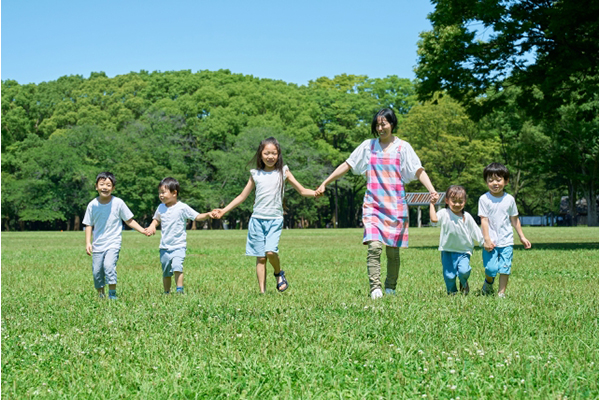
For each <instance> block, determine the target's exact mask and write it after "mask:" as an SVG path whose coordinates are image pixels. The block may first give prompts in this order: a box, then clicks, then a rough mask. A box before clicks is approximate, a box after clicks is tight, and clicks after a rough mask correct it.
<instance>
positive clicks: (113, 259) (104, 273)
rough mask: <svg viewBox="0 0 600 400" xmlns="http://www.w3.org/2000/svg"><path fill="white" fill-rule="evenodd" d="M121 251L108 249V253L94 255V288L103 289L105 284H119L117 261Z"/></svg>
mask: <svg viewBox="0 0 600 400" xmlns="http://www.w3.org/2000/svg"><path fill="white" fill-rule="evenodd" d="M119 250H121V249H108V250H106V251H102V252H97V253H92V274H93V275H94V287H95V288H96V289H101V288H103V287H104V285H105V284H107V283H108V284H109V285H116V284H117V260H118V259H119Z"/></svg>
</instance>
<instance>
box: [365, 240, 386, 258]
mask: <svg viewBox="0 0 600 400" xmlns="http://www.w3.org/2000/svg"><path fill="white" fill-rule="evenodd" d="M382 251H383V243H381V242H379V241H377V240H372V241H370V242H369V243H368V244H367V254H368V256H371V257H372V256H380V255H381V252H382Z"/></svg>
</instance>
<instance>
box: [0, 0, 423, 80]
mask: <svg viewBox="0 0 600 400" xmlns="http://www.w3.org/2000/svg"><path fill="white" fill-rule="evenodd" d="M432 11H433V5H431V3H430V2H429V1H426V0H413V1H408V0H398V1H393V0H392V1H388V2H374V1H367V0H347V1H328V0H320V1H319V0H314V1H313V0H303V1H294V2H292V1H285V0H278V1H261V0H255V1H249V0H245V1H238V0H231V1H210V2H209V1H190V0H186V1H180V0H172V1H170V2H167V1H164V0H163V1H154V0H145V1H127V0H123V1H112V0H108V1H86V0H83V1H82V0H78V1H71V0H65V1H61V0H56V1H48V0H44V1H40V0H4V1H3V2H2V65H1V67H2V69H1V77H2V80H6V79H14V80H16V81H18V82H19V83H21V84H25V83H30V82H33V83H40V82H43V81H50V80H55V79H57V78H59V77H61V76H64V75H75V74H79V75H83V76H84V77H86V78H87V77H88V76H89V75H90V72H99V71H104V72H105V73H106V74H107V75H108V76H109V77H113V76H115V75H121V74H127V73H129V72H131V71H136V72H137V71H140V70H146V71H173V70H176V71H178V70H184V69H189V70H192V72H196V71H200V70H211V71H214V70H218V69H229V70H230V71H231V72H234V73H242V74H247V75H254V76H255V77H259V78H270V79H280V80H283V81H286V82H290V83H296V84H299V85H306V84H307V83H308V81H309V80H315V79H317V78H319V77H321V76H327V77H330V78H333V77H334V76H335V75H340V74H343V73H346V74H354V75H367V76H369V77H371V78H383V77H385V76H388V75H398V76H399V77H401V78H409V79H414V78H415V75H414V72H413V68H414V66H415V65H416V63H417V41H418V40H419V33H420V32H423V31H427V30H430V29H431V24H430V23H429V20H427V14H428V13H430V12H432Z"/></svg>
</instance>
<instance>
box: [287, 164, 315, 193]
mask: <svg viewBox="0 0 600 400" xmlns="http://www.w3.org/2000/svg"><path fill="white" fill-rule="evenodd" d="M285 176H286V177H287V180H288V182H289V183H290V184H291V185H292V186H293V187H294V189H296V191H297V192H298V193H300V194H301V195H302V196H304V197H315V191H314V190H311V189H306V188H305V187H304V186H302V185H301V184H300V182H298V181H297V180H296V178H295V177H294V175H292V173H291V172H290V170H289V169H288V170H287V171H286V172H285Z"/></svg>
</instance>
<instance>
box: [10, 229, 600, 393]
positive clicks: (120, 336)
mask: <svg viewBox="0 0 600 400" xmlns="http://www.w3.org/2000/svg"><path fill="white" fill-rule="evenodd" d="M524 232H525V234H526V236H527V237H528V239H529V240H530V241H531V242H532V243H533V249H531V250H528V251H525V250H524V249H523V247H522V246H521V245H517V246H515V253H514V263H513V274H512V276H511V278H510V282H509V285H508V289H507V294H508V295H507V297H506V298H505V299H500V298H498V297H490V296H487V297H484V296H478V295H476V294H475V292H476V290H475V289H477V288H479V287H480V285H481V282H482V281H483V276H484V275H483V267H482V261H481V250H480V249H476V252H475V254H474V256H473V258H472V261H471V264H472V267H473V271H472V274H471V279H470V283H471V287H472V294H471V295H469V296H466V297H463V296H447V295H446V293H445V287H444V282H443V279H442V274H441V264H440V260H439V258H440V256H439V252H438V250H437V244H438V237H439V230H437V229H435V228H422V229H416V228H411V232H410V235H411V236H410V246H411V247H410V248H409V249H403V250H401V270H400V280H399V285H398V295H397V296H393V297H392V296H388V297H384V298H383V299H381V300H378V301H373V300H370V299H369V298H368V296H367V294H368V280H367V274H366V247H365V246H363V245H362V244H361V239H362V230H359V229H344V230H332V229H330V230H286V231H284V232H283V235H282V238H281V242H280V255H281V260H282V266H283V269H284V270H285V271H286V275H287V277H288V280H289V282H290V285H291V287H290V289H289V290H288V291H287V292H285V293H283V294H280V293H278V292H277V291H276V290H275V278H274V277H273V276H272V273H271V272H272V270H271V269H270V270H269V277H268V286H267V294H266V295H264V296H261V295H259V293H258V286H257V282H256V276H255V268H254V263H255V259H254V258H251V257H246V256H244V249H245V236H246V231H189V232H188V255H187V258H186V261H185V288H186V294H185V295H183V296H177V295H171V296H163V295H162V278H161V269H160V266H159V259H158V242H159V236H158V235H157V236H154V237H152V238H146V237H144V236H142V235H140V234H138V233H136V232H131V231H128V232H124V233H123V247H122V250H121V255H120V260H119V263H118V279H119V283H118V295H119V299H118V300H117V301H108V300H99V299H97V295H96V291H95V289H94V287H93V282H92V275H91V258H90V257H88V256H87V255H86V254H85V250H84V233H83V232H33V233H12V232H11V233H2V398H7V399H9V398H10V399H13V398H30V397H37V396H39V397H47V398H86V399H87V398H92V399H93V398H99V399H103V398H107V399H108V398H111V399H113V398H140V399H154V398H160V399H167V398H221V397H233V398H276V397H278V398H349V399H354V398H369V399H370V398H411V399H414V398H461V399H466V398H522V399H528V398H544V399H547V398H550V399H552V398H553V399H563V398H569V399H577V398H598V377H599V372H598V361H599V360H598V354H599V348H598V283H599V281H598V228H528V227H526V228H524ZM383 261H384V263H385V259H384V260H383ZM384 265H385V264H384ZM269 268H270V267H269ZM384 270H385V268H384ZM384 275H385V273H384ZM496 287H497V285H496Z"/></svg>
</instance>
